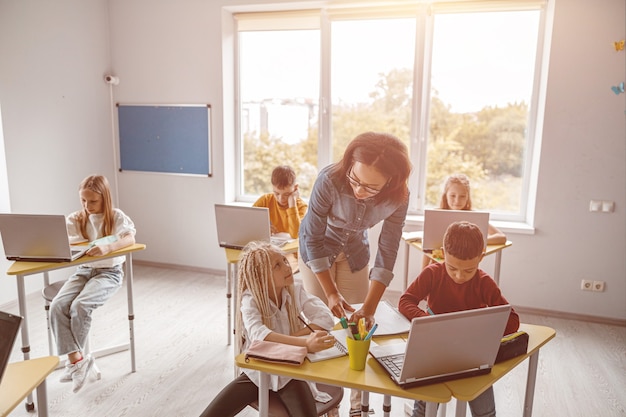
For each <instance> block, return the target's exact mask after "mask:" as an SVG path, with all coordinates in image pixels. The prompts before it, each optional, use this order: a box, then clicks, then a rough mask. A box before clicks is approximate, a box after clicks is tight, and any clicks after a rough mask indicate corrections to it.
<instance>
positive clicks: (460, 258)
mask: <svg viewBox="0 0 626 417" xmlns="http://www.w3.org/2000/svg"><path fill="white" fill-rule="evenodd" d="M483 250H484V240H483V234H482V232H481V231H480V228H478V226H476V225H475V224H473V223H469V222H465V221H462V222H456V223H452V224H451V225H450V226H448V229H447V230H446V234H445V235H444V238H443V252H444V261H443V262H442V263H434V264H431V265H429V266H427V267H426V268H425V269H424V270H423V271H422V272H421V273H420V274H419V276H418V277H417V278H416V279H415V281H413V283H411V285H410V286H409V287H408V288H407V289H406V291H405V292H404V294H402V296H401V297H400V301H399V305H398V308H399V310H400V312H401V313H402V314H404V316H406V318H408V319H409V320H411V319H413V318H414V317H420V316H427V315H429V314H430V315H434V314H442V313H450V312H453V311H461V310H471V309H475V308H482V307H489V306H497V305H504V304H509V302H508V301H507V300H506V299H505V298H504V296H503V295H502V293H501V292H500V288H498V285H497V284H496V283H495V281H494V280H493V278H491V277H490V276H489V275H488V274H487V273H486V272H484V271H483V270H481V269H479V268H478V265H479V263H480V261H481V260H482V258H483V255H484V253H483ZM422 300H425V301H426V302H427V304H428V307H427V309H426V311H424V310H422V309H421V308H420V307H419V303H420V302H421V301H422ZM518 328H519V316H518V314H517V313H516V312H515V310H513V309H511V314H510V316H509V320H508V322H507V325H506V329H505V331H504V334H505V335H507V334H510V333H514V332H516V331H517V330H518ZM469 406H470V409H471V411H472V416H474V417H483V416H484V417H487V416H489V417H491V416H495V415H496V406H495V400H494V396H493V388H492V387H490V388H489V389H488V390H487V391H485V392H484V393H482V394H481V395H480V396H478V397H477V398H476V399H474V400H473V401H470V402H469ZM424 413H425V403H424V402H422V401H415V404H414V406H413V414H412V415H411V417H421V416H424Z"/></svg>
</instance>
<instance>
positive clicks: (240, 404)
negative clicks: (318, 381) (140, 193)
mask: <svg viewBox="0 0 626 417" xmlns="http://www.w3.org/2000/svg"><path fill="white" fill-rule="evenodd" d="M238 271H239V276H238V292H239V294H238V297H237V299H238V300H241V308H240V310H239V311H238V312H237V322H236V335H237V337H241V338H242V339H243V340H242V341H243V343H242V352H243V351H245V350H246V349H247V348H248V346H250V344H251V343H252V342H253V341H254V340H267V341H271V342H278V343H285V344H289V345H297V346H306V348H307V350H308V351H309V352H319V351H321V350H324V349H327V348H329V347H331V346H333V343H334V342H335V338H334V337H333V336H332V335H331V334H329V333H328V332H326V330H323V329H330V328H332V327H333V324H334V322H333V317H332V314H331V313H330V310H329V309H328V307H326V305H325V304H324V303H323V302H322V301H321V300H320V299H319V298H317V297H315V296H313V295H311V294H308V293H307V292H306V291H304V289H303V288H302V286H301V285H299V284H294V280H293V272H292V270H291V266H290V265H289V262H288V260H287V258H286V257H285V254H284V253H283V251H282V250H280V248H278V247H277V246H274V245H272V244H270V243H268V242H251V243H249V244H248V245H246V246H245V247H244V249H243V250H242V253H241V258H240V260H239V268H238ZM300 313H303V315H304V316H305V317H306V319H307V320H308V321H309V326H310V327H311V328H312V329H314V330H315V331H314V332H312V331H311V330H309V329H308V328H307V327H305V325H304V324H303V323H302V321H301V320H300V319H299V318H298V317H299V314H300ZM302 336H306V337H302ZM259 383H260V381H259V371H255V370H252V369H243V372H242V374H241V375H239V376H238V377H237V378H235V379H234V380H233V381H232V382H230V383H229V384H228V385H226V387H224V388H223V389H222V391H220V392H219V393H218V394H217V396H216V397H215V398H214V399H213V401H211V403H210V404H209V406H208V407H207V408H206V409H205V410H204V412H203V413H202V414H201V417H231V416H235V415H237V414H238V413H239V412H240V411H241V410H243V409H244V408H245V407H246V406H248V405H249V404H250V403H252V402H254V401H256V400H257V399H258V396H259V388H258V386H259ZM269 385H270V401H280V402H282V404H283V405H284V407H285V409H286V410H287V411H288V413H289V415H290V416H292V417H316V416H317V409H316V406H315V401H322V402H327V401H329V400H330V399H331V398H330V396H329V395H328V394H327V393H325V392H321V391H318V390H317V389H316V386H315V384H312V383H308V382H305V381H301V380H296V379H291V378H289V377H283V376H277V375H271V376H270V384H269Z"/></svg>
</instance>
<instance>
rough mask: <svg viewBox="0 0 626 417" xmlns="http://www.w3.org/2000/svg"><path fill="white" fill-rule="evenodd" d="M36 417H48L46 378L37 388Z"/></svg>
mask: <svg viewBox="0 0 626 417" xmlns="http://www.w3.org/2000/svg"><path fill="white" fill-rule="evenodd" d="M37 416H38V417H48V388H47V384H46V378H44V380H43V381H41V384H39V385H38V386H37Z"/></svg>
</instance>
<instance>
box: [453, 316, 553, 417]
mask: <svg viewBox="0 0 626 417" xmlns="http://www.w3.org/2000/svg"><path fill="white" fill-rule="evenodd" d="M520 330H523V331H525V332H526V333H528V335H529V340H528V351H527V352H526V354H525V355H520V356H517V357H515V358H513V359H509V360H508V361H504V362H500V363H497V364H495V365H494V367H493V368H492V369H491V372H490V373H488V374H486V375H480V376H476V377H472V378H464V379H458V380H456V381H449V382H446V383H445V384H446V386H447V387H448V388H449V389H450V391H451V392H452V395H453V396H454V397H455V398H456V399H457V408H456V416H457V417H462V416H465V409H466V405H467V401H471V400H473V399H474V398H476V397H478V396H479V395H480V394H482V393H483V392H484V391H485V390H487V389H488V388H489V387H491V386H492V385H493V384H495V382H496V381H498V380H499V379H500V378H502V377H503V376H504V375H506V374H507V373H509V372H510V371H511V370H512V369H513V368H515V367H516V366H517V365H519V364H520V363H522V362H523V361H524V360H525V359H526V358H528V374H527V378H526V395H525V398H524V410H523V413H522V415H523V416H524V417H530V416H531V415H532V411H533V400H534V395H535V380H536V376H537V364H538V360H539V349H541V348H542V347H543V346H544V345H545V344H546V343H548V342H549V341H550V340H552V339H553V338H554V336H555V335H556V331H555V330H554V329H552V328H550V327H545V326H537V325H533V324H524V323H522V324H520Z"/></svg>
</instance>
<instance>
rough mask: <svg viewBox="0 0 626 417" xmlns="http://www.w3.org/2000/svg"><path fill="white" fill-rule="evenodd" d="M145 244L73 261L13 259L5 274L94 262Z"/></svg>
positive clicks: (18, 273)
mask: <svg viewBox="0 0 626 417" xmlns="http://www.w3.org/2000/svg"><path fill="white" fill-rule="evenodd" d="M145 248H146V245H144V244H143V243H135V244H133V245H130V246H126V247H125V248H122V249H118V250H116V251H115V252H111V253H109V254H107V255H104V256H88V255H85V256H81V257H80V258H78V259H76V260H75V261H71V262H27V261H15V262H13V264H12V265H11V266H10V267H9V269H8V270H7V275H29V274H35V273H38V272H43V271H50V270H53V269H61V268H67V267H70V266H75V265H81V264H86V263H89V262H96V261H98V260H102V259H106V258H114V257H116V256H122V255H126V254H128V253H131V252H136V251H140V250H144V249H145Z"/></svg>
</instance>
